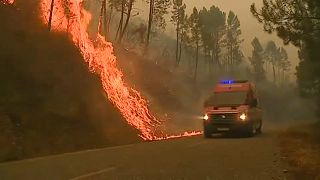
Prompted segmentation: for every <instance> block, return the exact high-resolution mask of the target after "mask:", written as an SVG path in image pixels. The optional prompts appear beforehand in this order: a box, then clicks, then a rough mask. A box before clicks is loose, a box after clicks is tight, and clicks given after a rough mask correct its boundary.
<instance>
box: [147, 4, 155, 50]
mask: <svg viewBox="0 0 320 180" xmlns="http://www.w3.org/2000/svg"><path fill="white" fill-rule="evenodd" d="M149 8H150V9H149V21H148V33H147V41H146V49H147V48H148V47H149V42H150V33H151V27H152V20H153V8H154V0H150V7H149Z"/></svg>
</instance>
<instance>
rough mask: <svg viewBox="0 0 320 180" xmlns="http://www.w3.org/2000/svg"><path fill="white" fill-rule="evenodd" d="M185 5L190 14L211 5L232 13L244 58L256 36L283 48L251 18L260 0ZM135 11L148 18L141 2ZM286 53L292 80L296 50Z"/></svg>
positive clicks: (190, 0)
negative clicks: (238, 25)
mask: <svg viewBox="0 0 320 180" xmlns="http://www.w3.org/2000/svg"><path fill="white" fill-rule="evenodd" d="M184 3H185V4H186V5H187V12H188V13H189V14H190V13H191V12H192V9H193V7H197V8H198V9H202V7H207V8H209V7H210V6H212V5H215V6H218V7H219V8H220V9H221V10H222V11H224V12H229V11H230V10H232V11H234V12H235V13H236V14H237V15H238V17H239V19H240V21H241V29H242V38H243V39H244V40H245V41H244V43H243V45H242V50H243V52H244V54H245V57H246V58H247V57H248V56H251V52H252V46H251V41H252V39H253V38H254V37H255V36H256V37H258V38H259V39H260V41H261V43H264V44H265V43H266V42H267V41H269V40H273V41H275V42H276V43H277V45H278V46H284V45H283V42H282V40H281V39H280V38H278V37H277V36H276V35H275V34H271V35H270V34H268V33H266V32H264V31H263V25H262V24H259V23H258V21H257V20H256V19H255V18H254V17H253V16H252V14H251V12H250V5H251V4H252V3H255V4H256V5H257V6H258V7H259V6H261V5H262V0H184ZM135 8H137V9H136V11H139V13H140V17H142V18H144V19H146V18H147V17H148V5H147V4H146V3H145V2H143V1H137V2H136V5H135ZM169 19H170V14H169V15H168V16H167V24H168V27H167V33H169V34H172V35H174V27H173V25H172V24H171V23H170V22H169ZM284 48H285V49H286V50H287V51H288V55H289V58H290V60H291V62H292V65H293V66H292V68H291V74H290V75H291V77H292V78H294V72H295V66H296V65H297V64H298V62H299V60H298V52H297V51H298V49H297V48H296V47H294V46H292V45H288V46H284Z"/></svg>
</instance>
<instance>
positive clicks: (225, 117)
mask: <svg viewBox="0 0 320 180" xmlns="http://www.w3.org/2000/svg"><path fill="white" fill-rule="evenodd" d="M211 119H212V121H213V123H216V124H230V123H233V122H235V121H236V120H237V114H235V113H232V114H231V113H229V114H227V113H224V114H212V115H211Z"/></svg>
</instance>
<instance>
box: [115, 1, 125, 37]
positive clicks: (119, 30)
mask: <svg viewBox="0 0 320 180" xmlns="http://www.w3.org/2000/svg"><path fill="white" fill-rule="evenodd" d="M124 8H125V0H122V3H121V17H120V22H119V26H118V30H117V34H116V38H115V40H116V41H117V39H118V36H119V33H121V31H122V26H123V16H124Z"/></svg>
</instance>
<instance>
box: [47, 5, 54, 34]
mask: <svg viewBox="0 0 320 180" xmlns="http://www.w3.org/2000/svg"><path fill="white" fill-rule="evenodd" d="M53 7H54V0H51V6H50V15H49V21H48V30H49V31H51V27H52V16H53Z"/></svg>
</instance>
